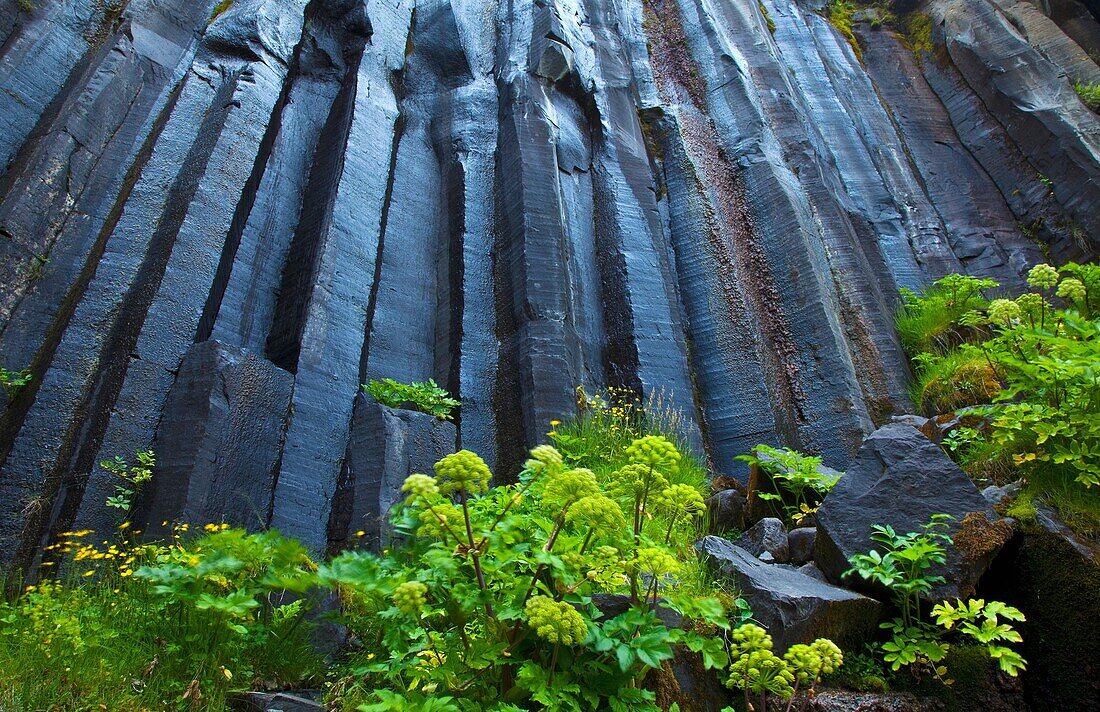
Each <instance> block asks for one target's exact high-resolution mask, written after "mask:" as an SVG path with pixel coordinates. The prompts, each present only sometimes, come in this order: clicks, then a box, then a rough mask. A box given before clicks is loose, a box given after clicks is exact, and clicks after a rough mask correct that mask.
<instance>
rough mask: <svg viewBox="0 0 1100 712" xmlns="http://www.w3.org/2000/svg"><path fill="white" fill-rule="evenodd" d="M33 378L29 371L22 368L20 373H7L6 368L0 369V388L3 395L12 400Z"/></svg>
mask: <svg viewBox="0 0 1100 712" xmlns="http://www.w3.org/2000/svg"><path fill="white" fill-rule="evenodd" d="M32 378H33V376H32V375H31V372H30V369H26V368H24V369H23V370H22V371H9V370H8V369H6V368H0V388H3V389H4V395H6V396H7V397H8V399H9V400H10V399H12V398H14V397H15V396H16V394H18V393H19V391H20V389H22V388H23V386H25V385H27V384H28V383H30V382H31V379H32Z"/></svg>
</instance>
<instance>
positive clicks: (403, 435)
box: [328, 394, 455, 549]
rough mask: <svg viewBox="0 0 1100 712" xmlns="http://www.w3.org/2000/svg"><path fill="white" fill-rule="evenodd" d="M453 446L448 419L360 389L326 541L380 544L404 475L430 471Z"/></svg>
mask: <svg viewBox="0 0 1100 712" xmlns="http://www.w3.org/2000/svg"><path fill="white" fill-rule="evenodd" d="M454 451H455V426H454V424H453V423H448V422H445V421H442V420H439V419H438V418H436V417H434V416H431V415H427V414H425V413H416V412H413V411H409V410H395V409H393V408H387V407H386V406H383V405H379V404H378V403H375V402H374V400H373V399H372V398H371V397H370V396H368V395H366V394H361V395H360V396H359V397H358V398H357V399H356V401H355V414H354V415H353V417H352V421H351V437H350V439H349V440H348V452H347V456H346V457H345V458H344V472H343V473H342V476H341V481H340V486H339V489H338V490H337V494H336V499H335V502H334V504H333V509H332V514H331V515H330V519H329V533H328V539H329V541H330V542H331V543H332V544H333V545H334V546H341V545H346V544H351V545H356V544H360V543H361V544H365V545H367V546H369V547H372V548H374V549H380V548H381V547H382V546H383V545H385V544H386V540H387V538H388V536H389V533H390V525H389V513H390V508H391V507H393V505H394V504H396V503H397V502H398V501H399V500H401V499H403V498H404V495H403V494H402V493H401V485H402V484H404V482H405V478H406V477H408V476H409V474H411V473H414V472H420V473H425V474H432V465H433V464H434V463H435V462H436V461H437V460H439V459H441V458H442V457H443V456H444V455H447V454H449V453H452V452H454ZM359 532H363V534H362V535H360V534H359Z"/></svg>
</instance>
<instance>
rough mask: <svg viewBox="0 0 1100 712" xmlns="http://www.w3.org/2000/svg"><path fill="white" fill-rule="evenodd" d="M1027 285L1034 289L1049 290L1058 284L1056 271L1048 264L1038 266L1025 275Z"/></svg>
mask: <svg viewBox="0 0 1100 712" xmlns="http://www.w3.org/2000/svg"><path fill="white" fill-rule="evenodd" d="M1027 283H1028V284H1030V285H1031V286H1032V287H1035V288H1036V289H1050V288H1052V287H1053V286H1054V285H1056V284H1058V270H1056V269H1054V268H1053V267H1051V266H1050V265H1048V264H1039V265H1035V266H1034V267H1032V268H1031V271H1030V272H1028V273H1027Z"/></svg>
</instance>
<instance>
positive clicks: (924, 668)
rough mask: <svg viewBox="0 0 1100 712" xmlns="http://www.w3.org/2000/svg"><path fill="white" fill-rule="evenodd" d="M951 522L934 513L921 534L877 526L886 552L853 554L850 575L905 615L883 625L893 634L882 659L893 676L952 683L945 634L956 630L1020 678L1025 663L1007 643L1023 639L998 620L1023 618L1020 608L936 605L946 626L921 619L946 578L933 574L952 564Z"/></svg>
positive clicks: (980, 604) (938, 617) (974, 602)
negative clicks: (924, 603) (883, 591)
mask: <svg viewBox="0 0 1100 712" xmlns="http://www.w3.org/2000/svg"><path fill="white" fill-rule="evenodd" d="M950 519H951V517H949V516H948V515H945V514H936V515H933V516H932V518H931V519H930V520H929V522H928V523H927V524H925V525H924V526H923V527H922V531H920V532H909V533H906V534H898V533H897V532H895V531H894V530H893V528H892V527H889V526H883V525H880V524H876V525H875V526H874V527H872V532H873V533H872V534H871V538H872V539H873V540H874V541H876V542H877V543H878V544H879V545H880V546H881V547H882V548H883V549H885V552H886V553H884V554H880V553H879V552H878V551H875V550H872V551H870V552H868V553H867V554H857V555H855V556H853V557H852V558H851V563H852V568H851V569H849V570H848V571H847V572H845V575H848V574H852V573H856V574H859V575H860V576H862V577H863V578H864V579H867V580H869V581H874V582H875V583H877V584H880V585H882V586H884V587H886V588H887V589H888V590H889V591H890V594H891V597H892V599H893V603H894V605H895V607H896V608H897V609H898V611H899V612H900V614H901V615H900V617H898V618H894V619H892V620H890V621H887V622H885V623H882V624H881V627H882V628H884V629H885V630H886V631H887V632H888V633H889V636H890V637H889V640H887V641H886V642H884V643H882V645H881V649H882V653H883V660H884V661H885V662H886V664H887V665H889V666H890V669H891V670H893V671H894V672H897V671H899V670H903V669H908V670H909V671H910V672H912V673H913V675H914V676H915V677H917V678H919V677H920V676H921V675H922V674H923V673H931V674H932V676H933V677H935V678H936V679H937V680H939V681H940V682H942V683H944V684H951V683H952V680H951V679H950V678H949V677H948V676H947V675H948V670H947V667H946V666H945V665H943V661H944V659H945V658H946V657H947V655H948V653H949V652H950V650H951V645H950V643H949V642H948V641H946V640H945V639H944V636H945V633H946V632H947V631H951V630H953V629H954V630H957V631H958V632H959V633H960V634H961V635H964V636H966V637H968V638H970V639H972V640H973V641H976V642H977V643H979V644H981V645H984V646H986V647H985V650H986V652H987V654H988V655H989V657H990V658H992V659H993V660H995V661H997V663H998V664H999V665H1000V667H1001V669H1002V670H1004V671H1005V672H1007V673H1008V674H1010V675H1013V676H1015V675H1016V674H1017V672H1018V671H1019V670H1022V669H1023V668H1024V665H1025V662H1024V659H1023V658H1022V657H1021V656H1020V655H1019V653H1017V652H1015V651H1014V650H1012V649H1011V648H1008V647H1007V646H1005V645H1003V643H1005V642H1013V643H1020V642H1022V639H1021V638H1020V635H1019V633H1017V632H1016V631H1015V630H1013V629H1012V627H1011V626H1010V625H1008V624H1007V623H1002V622H1000V621H999V620H998V616H1000V617H1002V618H1005V619H1009V620H1018V621H1020V620H1023V614H1022V613H1020V612H1019V611H1018V610H1016V609H1015V608H1013V607H1011V606H1007V605H1005V604H1003V603H1001V602H999V601H990V602H989V603H988V604H987V603H986V602H985V601H984V600H981V599H971V600H969V601H968V602H966V603H963V602H962V601H959V602H958V606H957V607H952V606H951V604H949V603H940V604H937V605H936V606H935V607H933V609H932V614H933V615H934V616H936V624H937V625H938V626H941V627H937V626H935V625H932V624H931V623H930V622H928V621H927V620H925V619H924V618H922V617H921V611H920V604H921V597H922V596H925V595H927V594H928V593H929V592H930V591H931V590H932V587H933V585H934V584H935V583H940V582H942V581H943V580H944V579H943V577H942V576H931V575H929V574H928V570H929V569H931V568H932V566H934V565H936V564H943V563H944V562H946V560H947V550H946V546H947V545H948V544H950V543H951V538H950V537H949V536H948V535H947V534H946V532H945V530H946V527H947V522H948V520H950ZM956 626H957V628H956Z"/></svg>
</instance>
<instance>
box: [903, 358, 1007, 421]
mask: <svg viewBox="0 0 1100 712" xmlns="http://www.w3.org/2000/svg"><path fill="white" fill-rule="evenodd" d="M1000 390H1001V385H1000V383H999V382H998V381H997V377H996V373H995V371H994V370H993V367H992V366H990V365H989V362H988V361H987V360H986V359H985V357H984V356H982V354H981V353H978V352H972V351H951V352H949V353H948V354H947V355H946V356H942V357H941V356H931V357H926V358H925V359H924V360H923V361H922V362H921V368H920V370H919V371H918V373H917V376H916V378H915V379H914V381H913V383H912V384H911V386H910V390H909V397H910V398H911V399H912V401H913V403H914V404H916V406H917V407H918V408H919V409H920V410H922V411H924V412H926V413H950V412H952V411H955V410H958V409H959V408H964V407H966V406H969V405H982V404H986V403H989V402H991V401H992V400H993V398H994V396H996V395H997V393H999V392H1000Z"/></svg>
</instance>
